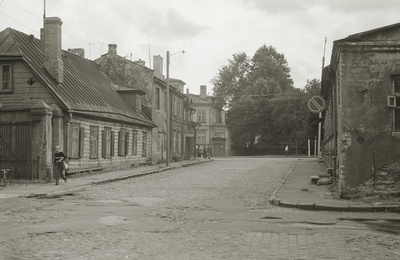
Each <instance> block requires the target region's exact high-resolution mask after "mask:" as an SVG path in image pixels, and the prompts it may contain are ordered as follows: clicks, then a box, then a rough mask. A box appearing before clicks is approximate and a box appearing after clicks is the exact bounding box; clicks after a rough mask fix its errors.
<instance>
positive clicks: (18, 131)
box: [0, 121, 37, 179]
mask: <svg viewBox="0 0 400 260" xmlns="http://www.w3.org/2000/svg"><path fill="white" fill-rule="evenodd" d="M31 139H32V123H31V122H30V121H20V122H11V121H0V169H10V170H11V171H12V173H13V178H15V179H36V178H37V176H34V175H33V171H32V166H33V164H32V159H31ZM36 167H37V165H36Z"/></svg>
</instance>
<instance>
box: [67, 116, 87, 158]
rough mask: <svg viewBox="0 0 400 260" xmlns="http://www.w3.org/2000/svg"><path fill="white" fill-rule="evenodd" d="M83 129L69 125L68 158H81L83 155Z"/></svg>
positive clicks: (76, 125) (77, 125)
mask: <svg viewBox="0 0 400 260" xmlns="http://www.w3.org/2000/svg"><path fill="white" fill-rule="evenodd" d="M84 140H85V128H83V127H80V125H79V124H71V126H70V138H69V145H70V146H69V150H68V153H69V157H71V158H82V157H83V154H84Z"/></svg>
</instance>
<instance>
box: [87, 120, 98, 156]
mask: <svg viewBox="0 0 400 260" xmlns="http://www.w3.org/2000/svg"><path fill="white" fill-rule="evenodd" d="M98 157H99V127H97V126H91V127H90V154H89V158H91V159H96V158H98Z"/></svg>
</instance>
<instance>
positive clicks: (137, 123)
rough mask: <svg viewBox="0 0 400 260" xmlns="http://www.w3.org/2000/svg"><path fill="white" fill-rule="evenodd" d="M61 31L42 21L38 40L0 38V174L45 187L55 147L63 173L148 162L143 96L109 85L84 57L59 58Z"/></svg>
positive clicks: (13, 34) (57, 24)
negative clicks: (63, 160) (65, 164)
mask: <svg viewBox="0 0 400 260" xmlns="http://www.w3.org/2000/svg"><path fill="white" fill-rule="evenodd" d="M61 25H62V22H61V19H59V18H57V17H52V18H46V19H45V26H44V30H43V34H42V36H43V38H42V39H36V38H35V37H34V36H33V35H27V34H24V33H22V32H19V31H16V30H13V29H11V28H7V29H5V30H3V31H2V32H0V69H1V71H0V76H1V77H0V80H1V82H2V83H1V88H0V143H1V144H0V169H5V168H7V169H11V170H13V171H14V178H22V179H41V180H46V179H47V180H51V179H52V172H53V154H54V147H55V146H56V145H60V146H61V149H62V151H64V153H65V154H66V155H67V156H68V161H69V165H70V170H69V171H70V172H74V171H89V170H96V169H104V168H109V167H122V166H130V165H134V164H142V163H147V162H149V160H151V153H152V151H151V149H152V135H151V131H152V128H154V127H155V124H154V123H153V121H152V120H151V119H150V117H149V115H147V114H146V113H145V111H143V109H142V104H141V103H142V100H143V98H142V96H143V95H144V94H145V92H143V91H142V90H139V89H131V88H126V87H125V86H122V85H120V84H118V83H116V82H114V81H113V80H112V79H111V78H110V77H109V76H108V75H107V74H106V73H105V72H104V71H103V70H102V69H101V68H100V67H99V66H98V65H97V64H96V63H95V62H94V61H91V60H88V59H85V58H84V57H83V56H84V55H83V53H82V52H83V51H81V50H79V49H78V50H71V51H70V52H69V51H65V50H62V49H61Z"/></svg>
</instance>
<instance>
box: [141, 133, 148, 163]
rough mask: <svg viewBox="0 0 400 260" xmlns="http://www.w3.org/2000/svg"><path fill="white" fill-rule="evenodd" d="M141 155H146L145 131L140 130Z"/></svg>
mask: <svg viewBox="0 0 400 260" xmlns="http://www.w3.org/2000/svg"><path fill="white" fill-rule="evenodd" d="M142 157H147V132H145V131H143V132H142Z"/></svg>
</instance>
